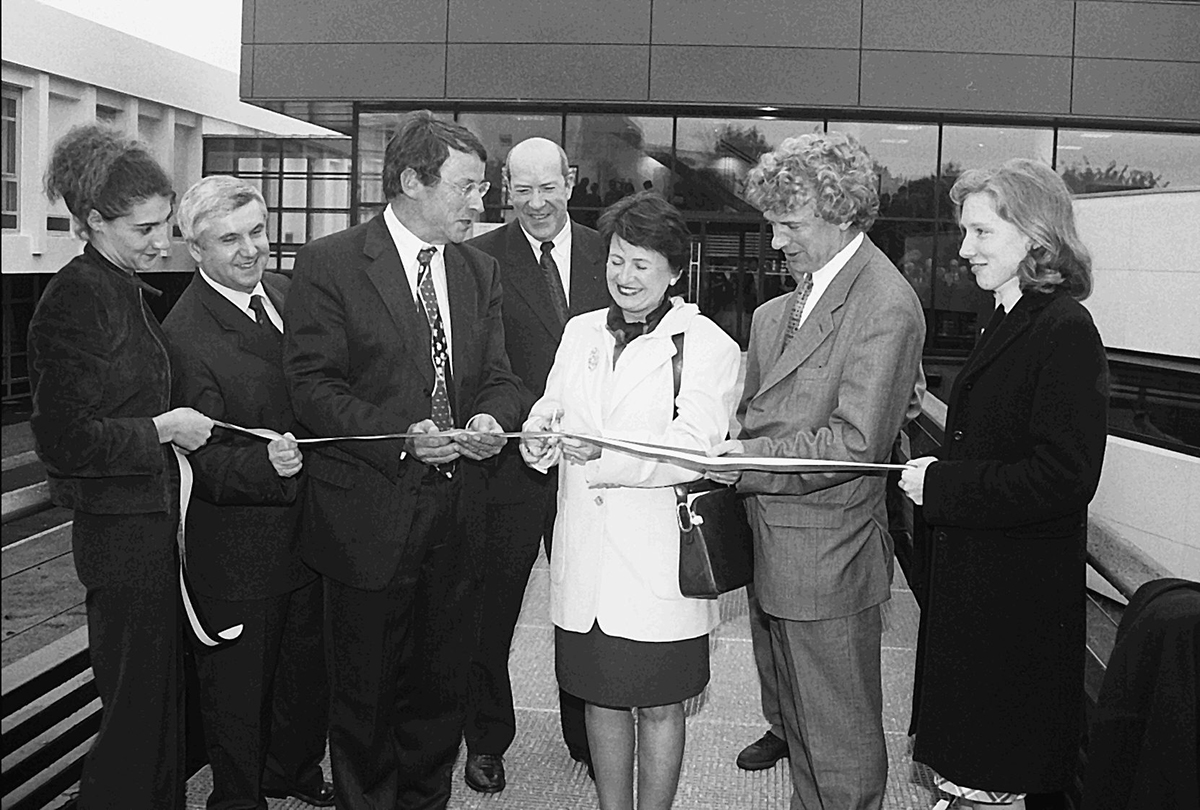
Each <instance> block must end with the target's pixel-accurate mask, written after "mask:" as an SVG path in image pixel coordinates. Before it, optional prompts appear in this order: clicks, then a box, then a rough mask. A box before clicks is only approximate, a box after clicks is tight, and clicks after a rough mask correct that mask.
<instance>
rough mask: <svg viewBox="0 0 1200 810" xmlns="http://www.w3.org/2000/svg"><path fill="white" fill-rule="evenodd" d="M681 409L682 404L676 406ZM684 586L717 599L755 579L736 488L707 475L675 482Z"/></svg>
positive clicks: (678, 361) (677, 360)
mask: <svg viewBox="0 0 1200 810" xmlns="http://www.w3.org/2000/svg"><path fill="white" fill-rule="evenodd" d="M672 339H673V340H674V341H675V357H674V358H673V359H672V361H671V362H672V366H673V371H674V374H675V396H676V397H678V396H679V383H680V379H681V377H682V376H683V334H682V333H681V334H678V335H674V336H673V338H672ZM675 413H676V415H678V413H679V411H678V408H676V410H675ZM675 516H676V519H677V520H678V522H679V592H680V593H682V594H683V595H684V596H690V597H693V598H696V599H715V598H717V597H718V596H720V595H721V594H723V593H725V592H726V591H732V590H734V589H736V588H740V587H742V586H743V585H748V584H749V583H750V582H751V580H753V579H754V538H753V535H752V534H751V533H750V521H749V520H747V519H746V505H745V504H744V503H743V502H742V498H741V497H740V496H739V495H738V494H737V490H736V489H734V488H733V487H730V486H725V485H724V484H718V483H717V482H715V481H710V480H708V479H706V478H701V479H700V480H699V481H691V482H689V483H687V484H676V485H675Z"/></svg>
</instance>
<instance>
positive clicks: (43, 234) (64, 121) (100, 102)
mask: <svg viewBox="0 0 1200 810" xmlns="http://www.w3.org/2000/svg"><path fill="white" fill-rule="evenodd" d="M3 12H4V25H3V28H2V32H3V40H2V53H3V96H4V98H3V145H2V148H0V154H2V156H3V193H2V194H0V197H2V198H3V212H2V213H3V264H2V265H0V267H2V268H3V276H2V279H3V308H4V312H3V315H4V341H3V362H4V368H3V391H2V393H3V398H4V399H5V400H6V401H7V400H9V399H10V398H11V397H14V396H17V397H19V396H22V395H24V394H25V393H27V390H28V389H27V383H26V382H25V377H26V374H25V369H24V343H25V341H24V332H25V329H26V326H27V324H28V318H29V315H30V314H31V313H32V306H33V304H34V303H35V302H36V301H37V297H38V295H40V293H41V289H42V287H43V286H44V284H45V281H46V280H47V279H48V278H49V277H50V276H49V274H52V273H54V272H56V271H57V270H58V269H59V268H61V267H62V266H63V265H64V264H66V263H67V261H69V260H70V259H71V257H73V256H74V255H76V254H77V253H78V252H79V251H80V250H81V248H82V244H81V243H80V241H79V240H78V239H77V238H76V237H75V236H74V235H73V234H72V233H71V228H70V215H69V214H68V212H67V209H66V206H65V205H63V203H62V202H61V201H59V202H58V203H56V204H54V205H51V204H50V202H49V201H48V200H47V199H46V195H45V193H44V192H43V190H42V175H43V173H44V171H45V168H46V164H47V161H48V160H49V156H50V150H51V149H52V148H53V145H54V143H55V141H57V140H58V138H59V137H61V136H62V135H63V134H65V133H66V132H67V130H69V129H70V128H71V127H73V126H76V125H78V124H87V123H91V122H94V121H102V122H105V123H108V124H110V125H112V126H115V127H117V128H119V129H122V130H124V131H125V132H127V133H128V134H129V135H131V136H134V137H137V138H139V139H141V140H143V141H145V142H146V143H148V144H149V145H150V146H151V148H152V149H153V151H154V153H155V155H156V156H157V157H158V158H159V160H160V161H161V163H162V164H163V166H164V167H166V168H167V170H168V172H169V173H170V174H171V176H172V177H173V179H174V185H175V189H176V191H177V192H178V193H180V194H182V193H183V191H184V190H185V189H187V188H188V187H189V186H190V185H191V184H192V183H194V182H196V181H197V180H199V179H200V177H201V169H202V160H203V137H204V136H205V135H250V136H254V135H263V136H277V135H301V136H304V135H336V133H331V132H330V131H329V130H326V129H324V128H322V127H318V126H314V125H312V124H309V123H307V122H303V121H298V120H296V119H293V118H289V117H287V116H284V115H279V114H278V113H274V112H270V111H268V110H264V109H262V108H260V107H255V106H252V105H249V104H245V103H242V102H241V101H240V100H239V99H238V92H239V87H238V76H237V74H235V73H232V72H230V71H227V70H222V69H221V68H218V67H215V66H213V65H209V64H207V63H205V62H202V61H200V60H198V59H194V58H192V57H190V56H185V55H183V54H180V53H177V52H175V51H172V50H169V49H167V48H164V47H162V46H159V45H155V44H153V43H151V42H147V41H145V40H141V39H138V38H136V37H132V36H130V35H128V34H125V33H122V32H120V31H116V30H114V29H112V28H108V27H106V26H103V25H99V24H97V23H94V22H91V21H89V20H85V19H83V18H81V17H77V16H75V15H73V14H69V13H67V12H64V11H60V10H58V9H55V8H51V7H49V6H46V5H43V4H41V3H37V2H33V0H3ZM165 269H168V270H177V271H178V270H190V269H191V265H190V260H189V257H188V255H187V251H186V250H183V249H181V248H178V247H177V248H176V249H175V250H173V251H172V256H171V258H170V260H169V261H168V263H167V267H166V268H165Z"/></svg>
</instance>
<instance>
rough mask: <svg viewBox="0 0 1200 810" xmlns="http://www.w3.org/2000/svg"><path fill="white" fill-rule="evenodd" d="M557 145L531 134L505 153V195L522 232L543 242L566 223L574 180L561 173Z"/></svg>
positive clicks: (561, 162)
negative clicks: (510, 201) (506, 182)
mask: <svg viewBox="0 0 1200 810" xmlns="http://www.w3.org/2000/svg"><path fill="white" fill-rule="evenodd" d="M562 164H563V158H562V155H561V153H560V152H559V151H558V147H557V146H556V145H555V144H554V143H553V142H552V141H548V140H545V139H543V138H531V139H529V140H527V141H522V142H521V143H519V144H517V145H516V146H514V147H513V149H512V151H511V152H510V153H509V155H508V195H509V197H510V198H511V199H512V204H513V208H514V209H515V210H516V212H517V219H519V220H520V221H521V227H523V228H524V229H525V232H526V233H528V234H529V235H530V236H532V237H533V238H534V239H538V240H540V241H542V242H545V241H547V240H549V239H553V238H554V237H555V236H557V235H558V232H559V231H561V230H562V229H563V226H564V225H566V224H567V199H568V198H569V197H570V196H571V189H573V188H574V187H575V184H574V183H573V182H571V180H570V178H569V177H567V176H564V175H563V165H562Z"/></svg>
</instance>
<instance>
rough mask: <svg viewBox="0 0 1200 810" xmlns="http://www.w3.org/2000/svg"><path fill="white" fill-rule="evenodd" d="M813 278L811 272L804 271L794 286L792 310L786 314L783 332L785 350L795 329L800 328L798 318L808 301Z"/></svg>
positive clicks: (794, 333) (802, 313)
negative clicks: (785, 327)
mask: <svg viewBox="0 0 1200 810" xmlns="http://www.w3.org/2000/svg"><path fill="white" fill-rule="evenodd" d="M812 288H813V280H812V273H805V274H804V275H803V276H802V277H801V279H800V283H799V284H798V285H797V286H796V295H795V298H794V299H793V301H792V311H791V314H789V315H788V320H787V330H786V331H785V332H784V333H783V349H784V350H786V349H787V347H788V343H790V342H791V340H792V338H793V337H795V336H796V330H798V329H799V328H800V318H801V317H802V316H803V315H804V304H805V302H807V301H808V295H809V293H811V292H812Z"/></svg>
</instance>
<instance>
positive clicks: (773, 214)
mask: <svg viewBox="0 0 1200 810" xmlns="http://www.w3.org/2000/svg"><path fill="white" fill-rule="evenodd" d="M763 216H764V218H765V219H766V220H767V222H769V223H771V234H772V235H771V247H773V248H775V249H776V250H782V251H783V255H784V256H785V257H786V258H787V266H788V272H789V273H791V274H792V278H794V279H796V281H797V282H799V281H800V278H801V276H804V275H811V274H812V273H814V272H816V271H817V270H820V269H821V268H822V267H824V266H825V265H826V264H827V263H828V262H829V260H830V259H832V258H833V257H834V256H836V255H837V253H838V251H839V250H841V249H842V248H844V247H845V246H846V245H848V244H850V240H851V239H853V238H854V232H853V231H851V228H850V224H849V223H844V224H842V225H834V224H833V223H831V222H826V221H825V220H823V219H821V218H820V217H818V216H817V215H816V213H815V207H814V205H813V204H812V203H811V202H808V203H805V204H804V205H801V206H797V207H795V208H792V209H789V210H787V211H768V212H767V213H765V214H764V215H763Z"/></svg>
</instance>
